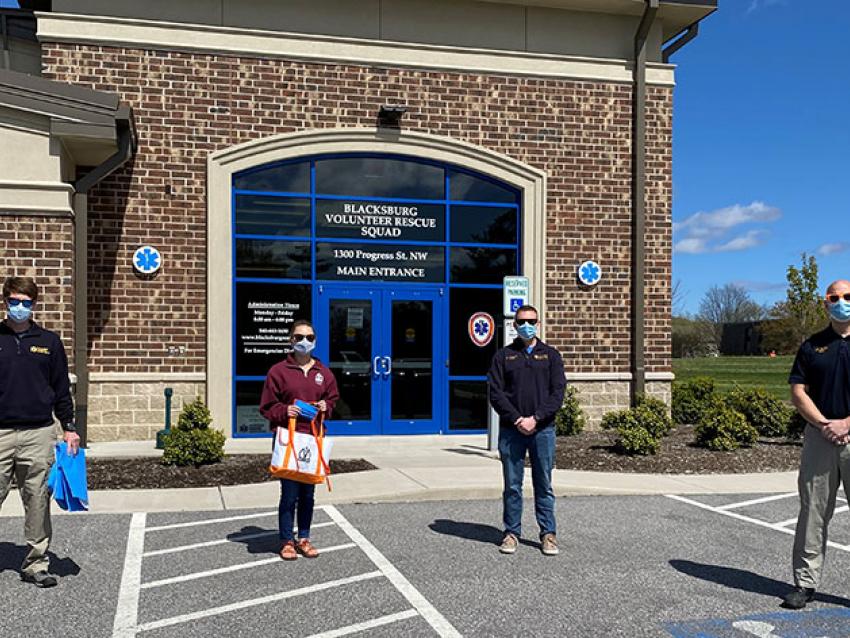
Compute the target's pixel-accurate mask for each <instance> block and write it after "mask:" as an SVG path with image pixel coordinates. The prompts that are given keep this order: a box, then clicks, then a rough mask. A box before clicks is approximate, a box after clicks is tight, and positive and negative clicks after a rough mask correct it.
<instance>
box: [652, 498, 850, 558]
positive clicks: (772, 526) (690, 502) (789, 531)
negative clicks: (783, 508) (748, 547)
mask: <svg viewBox="0 0 850 638" xmlns="http://www.w3.org/2000/svg"><path fill="white" fill-rule="evenodd" d="M665 496H667V498H672V499H673V500H675V501H681V502H682V503H687V504H688V505H693V506H694V507H699V508H700V509H704V510H708V511H709V512H714V513H715V514H722V515H723V516H728V517H730V518H734V519H737V520H739V521H744V522H746V523H752V524H753V525H758V526H759V527H766V528H767V529H772V530H775V531H777V532H782V533H783V534H790V535H791V536H793V535H794V530H792V529H788V528H787V527H783V526H782V525H779V524H777V523H768V522H767V521H762V520H759V519H757V518H751V517H750V516H744V515H743V514H738V513H737V512H730V511H728V510H722V509H720V508H717V507H713V506H711V505H706V504H705V503H700V502H699V501H694V500H691V499H689V498H685V497H684V496H679V495H678V494H666V495H665ZM794 520H796V519H794ZM827 545H828V546H829V547H834V548H835V549H840V550H841V551H844V552H850V546H848V545H839V544H838V543H835V542H833V541H827Z"/></svg>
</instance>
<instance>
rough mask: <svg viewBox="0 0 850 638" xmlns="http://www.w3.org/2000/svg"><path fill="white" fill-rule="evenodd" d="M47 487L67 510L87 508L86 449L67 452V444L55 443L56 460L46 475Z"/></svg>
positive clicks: (74, 510)
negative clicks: (75, 452)
mask: <svg viewBox="0 0 850 638" xmlns="http://www.w3.org/2000/svg"><path fill="white" fill-rule="evenodd" d="M47 489H49V490H50V492H51V493H52V494H53V498H54V500H55V501H56V503H57V504H58V505H59V507H61V508H62V509H63V510H65V511H67V512H82V511H87V510H88V509H89V492H88V479H87V476H86V451H85V450H83V449H80V450H77V454H76V455H71V454H68V444H67V443H65V442H64V441H63V442H62V443H57V444H56V461H55V462H54V463H53V467H52V468H50V474H49V475H48V476H47Z"/></svg>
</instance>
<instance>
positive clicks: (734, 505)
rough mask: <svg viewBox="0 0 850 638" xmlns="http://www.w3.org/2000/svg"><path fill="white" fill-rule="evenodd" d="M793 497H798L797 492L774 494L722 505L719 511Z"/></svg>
mask: <svg viewBox="0 0 850 638" xmlns="http://www.w3.org/2000/svg"><path fill="white" fill-rule="evenodd" d="M792 496H797V492H788V493H787V494H772V495H770V496H763V497H761V498H754V499H751V500H749V501H740V502H738V503H729V504H728V505H721V506H720V507H718V508H717V509H718V510H723V511H726V510H732V509H737V508H739V507H748V506H749V505H758V504H759V503H769V502H770V501H778V500H781V499H783V498H791V497H792Z"/></svg>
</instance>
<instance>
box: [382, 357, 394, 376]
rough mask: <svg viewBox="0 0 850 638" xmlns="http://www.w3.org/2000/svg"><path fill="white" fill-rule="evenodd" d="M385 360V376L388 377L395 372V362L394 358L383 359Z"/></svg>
mask: <svg viewBox="0 0 850 638" xmlns="http://www.w3.org/2000/svg"><path fill="white" fill-rule="evenodd" d="M382 359H383V360H384V376H385V377H388V376H390V375H391V374H392V372H393V360H392V357H382Z"/></svg>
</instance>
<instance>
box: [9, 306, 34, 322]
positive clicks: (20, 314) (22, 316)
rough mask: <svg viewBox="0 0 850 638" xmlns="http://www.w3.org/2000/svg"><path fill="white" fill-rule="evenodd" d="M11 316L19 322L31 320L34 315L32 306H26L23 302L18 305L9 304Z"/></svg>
mask: <svg viewBox="0 0 850 638" xmlns="http://www.w3.org/2000/svg"><path fill="white" fill-rule="evenodd" d="M7 308H8V313H9V316H10V317H11V318H12V319H13V320H14V321H17V322H18V323H24V322H25V321H29V320H30V317H32V308H24V305H23V304H18V305H17V306H7Z"/></svg>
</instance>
